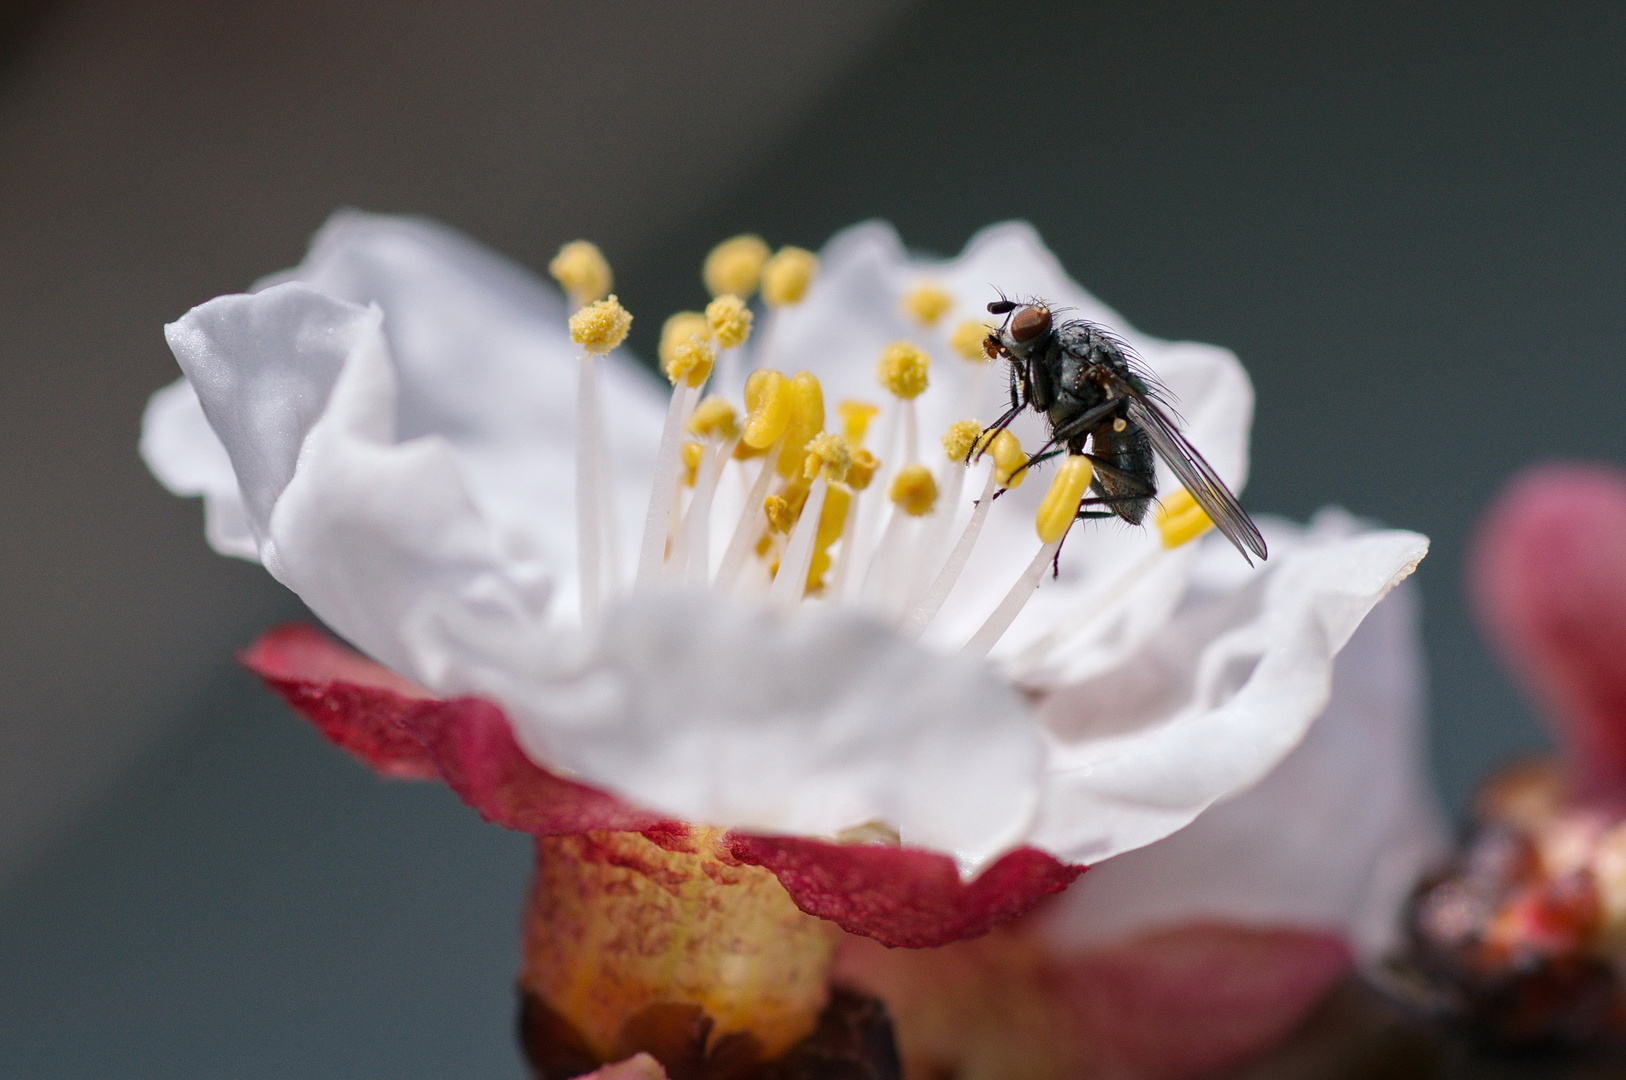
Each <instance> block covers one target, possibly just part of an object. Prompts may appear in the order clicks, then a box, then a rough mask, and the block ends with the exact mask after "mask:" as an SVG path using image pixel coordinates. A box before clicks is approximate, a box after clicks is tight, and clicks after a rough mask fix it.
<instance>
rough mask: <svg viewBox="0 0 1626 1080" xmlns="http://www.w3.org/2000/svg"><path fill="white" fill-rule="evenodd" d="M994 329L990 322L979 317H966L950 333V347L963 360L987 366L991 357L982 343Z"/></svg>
mask: <svg viewBox="0 0 1626 1080" xmlns="http://www.w3.org/2000/svg"><path fill="white" fill-rule="evenodd" d="M992 329H993V326H992V325H991V324H989V323H985V322H982V321H980V320H978V319H966V320H965V321H964V322H962V323H960V325H958V326H956V327H955V328H954V330H953V332H952V333H950V334H949V348H951V349H953V350H954V351H955V352H956V353H958V354H959V356H960V358H961V359H962V360H968V361H970V362H971V363H973V364H979V365H981V366H983V367H987V366H988V359H989V358H988V354H987V353H986V352H984V351H983V348H982V343H983V339H985V338H986V337H987V336H988V332H989V331H990V330H992Z"/></svg>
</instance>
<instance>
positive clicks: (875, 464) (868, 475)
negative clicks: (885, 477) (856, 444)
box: [847, 447, 881, 491]
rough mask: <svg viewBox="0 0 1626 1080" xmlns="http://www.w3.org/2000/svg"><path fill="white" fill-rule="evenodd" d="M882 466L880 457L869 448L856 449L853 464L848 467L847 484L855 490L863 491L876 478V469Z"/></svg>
mask: <svg viewBox="0 0 1626 1080" xmlns="http://www.w3.org/2000/svg"><path fill="white" fill-rule="evenodd" d="M880 467H881V460H880V458H877V457H876V456H875V455H874V454H872V453H870V452H869V451H868V450H865V449H863V448H862V447H860V448H859V449H857V450H854V451H853V460H852V464H851V465H849V466H848V467H847V486H848V487H850V488H852V489H853V490H854V491H863V490H864V489H865V488H867V487H869V482H870V481H871V480H873V479H875V470H876V469H879V468H880Z"/></svg>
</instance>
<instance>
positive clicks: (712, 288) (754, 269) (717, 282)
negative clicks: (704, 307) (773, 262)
mask: <svg viewBox="0 0 1626 1080" xmlns="http://www.w3.org/2000/svg"><path fill="white" fill-rule="evenodd" d="M767 261H768V245H767V244H766V243H764V242H763V240H762V237H760V236H756V235H753V234H751V233H746V234H744V235H742V236H735V237H731V238H730V239H727V240H724V241H723V242H722V243H720V244H718V245H717V246H716V247H714V248H712V249H711V251H710V253H708V254H707V255H706V261H705V263H704V265H702V266H701V268H700V276H701V278H702V279H703V280H704V281H705V283H706V291H707V292H709V293H711V295H713V296H722V295H723V294H725V293H733V294H734V295H735V296H738V297H747V296H750V295H751V294H752V293H754V292H756V291H757V282H758V280H759V279H760V278H761V275H762V264H763V263H765V262H767ZM724 348H727V346H724Z"/></svg>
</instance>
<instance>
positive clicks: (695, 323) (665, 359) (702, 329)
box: [657, 311, 711, 371]
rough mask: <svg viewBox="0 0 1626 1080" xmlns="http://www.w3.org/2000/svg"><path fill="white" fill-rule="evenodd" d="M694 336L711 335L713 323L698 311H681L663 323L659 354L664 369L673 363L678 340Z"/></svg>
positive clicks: (703, 336) (686, 339) (685, 339)
mask: <svg viewBox="0 0 1626 1080" xmlns="http://www.w3.org/2000/svg"><path fill="white" fill-rule="evenodd" d="M692 337H701V338H709V337H711V323H709V322H707V321H706V317H705V316H704V315H702V314H701V313H700V312H698V311H680V312H678V313H677V314H676V315H672V316H670V317H668V318H667V320H666V321H665V322H664V323H662V324H661V344H660V348H659V349H658V350H657V355H658V357H659V358H660V362H661V370H662V371H665V370H666V368H667V367H668V365H670V364H671V363H672V350H673V349H675V348H676V347H677V344H678V342H680V341H688V340H689V339H690V338H692Z"/></svg>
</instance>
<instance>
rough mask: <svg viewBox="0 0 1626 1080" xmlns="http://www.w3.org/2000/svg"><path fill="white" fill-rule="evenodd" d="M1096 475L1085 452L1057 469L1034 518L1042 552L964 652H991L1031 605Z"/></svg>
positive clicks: (971, 654)
mask: <svg viewBox="0 0 1626 1080" xmlns="http://www.w3.org/2000/svg"><path fill="white" fill-rule="evenodd" d="M1093 475H1094V468H1093V467H1092V466H1091V465H1090V459H1089V458H1087V457H1085V456H1084V455H1082V454H1072V455H1069V456H1068V458H1067V460H1066V461H1064V462H1063V463H1062V466H1061V468H1059V469H1057V470H1056V477H1055V479H1054V480H1052V481H1051V483H1050V490H1049V491H1047V492H1045V497H1044V499H1043V500H1042V501H1041V502H1040V503H1039V512H1038V514H1037V516H1036V518H1035V521H1034V524H1035V526H1036V528H1037V530H1038V533H1039V541H1040V544H1041V546H1040V548H1039V552H1038V554H1036V555H1035V556H1034V557H1033V561H1032V562H1031V563H1029V564H1028V567H1027V569H1026V570H1024V571H1022V576H1021V577H1019V578H1017V579H1016V584H1014V585H1012V586H1011V591H1010V592H1008V593H1006V594H1005V599H1003V600H1001V601H1000V602H999V606H998V607H996V608H994V610H993V612H992V613H991V614H990V615H989V616H988V618H987V620H986V621H985V622H984V623H983V624H982V627H981V628H980V629H979V630H978V631H977V632H976V633H975V634H973V635H972V636H971V640H970V641H968V642H966V643H965V648H963V649H961V650H960V653H961V655H962V656H975V657H984V656H987V655H988V652H989V650H990V649H992V648H993V647H994V646H995V645H996V644H997V643H998V642H999V639H1000V638H1002V637H1004V636H1005V631H1007V630H1009V629H1010V628H1011V623H1013V622H1015V621H1016V616H1017V615H1019V614H1021V611H1022V608H1024V607H1025V606H1027V602H1028V599H1029V598H1030V597H1032V596H1033V591H1034V590H1035V589H1036V588H1038V586H1039V579H1040V578H1042V577H1043V576H1044V572H1045V569H1046V568H1047V567H1048V566H1049V565H1050V564H1051V562H1052V561H1054V559H1055V558H1056V555H1057V554H1058V553H1059V552H1060V551H1061V542H1062V541H1063V540H1065V539H1066V538H1067V531H1068V530H1069V529H1071V528H1072V526H1073V522H1074V520H1076V518H1077V516H1078V506H1079V503H1080V502H1082V501H1083V499H1084V492H1085V491H1087V490H1088V489H1089V486H1090V478H1091V477H1092V476H1093Z"/></svg>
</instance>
